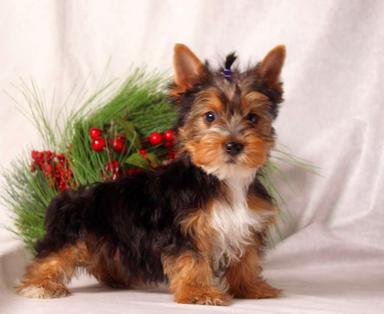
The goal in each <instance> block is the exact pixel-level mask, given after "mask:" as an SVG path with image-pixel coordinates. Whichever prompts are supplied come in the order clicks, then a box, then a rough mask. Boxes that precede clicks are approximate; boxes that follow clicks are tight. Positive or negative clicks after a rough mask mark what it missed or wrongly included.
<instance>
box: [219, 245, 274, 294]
mask: <svg viewBox="0 0 384 314" xmlns="http://www.w3.org/2000/svg"><path fill="white" fill-rule="evenodd" d="M261 270H262V269H261V266H260V257H259V254H258V251H257V248H256V247H248V248H247V249H246V251H245V253H244V255H243V256H242V257H241V258H240V261H237V262H235V263H233V264H231V265H230V267H229V268H228V270H227V272H226V279H227V282H228V285H229V290H228V292H229V293H230V294H231V295H232V296H234V297H236V298H244V299H264V298H276V297H278V296H279V295H280V293H281V290H280V289H276V288H274V287H272V286H270V285H269V284H268V283H267V282H266V281H265V280H264V279H263V278H262V277H261Z"/></svg>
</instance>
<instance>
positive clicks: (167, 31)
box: [0, 0, 384, 313]
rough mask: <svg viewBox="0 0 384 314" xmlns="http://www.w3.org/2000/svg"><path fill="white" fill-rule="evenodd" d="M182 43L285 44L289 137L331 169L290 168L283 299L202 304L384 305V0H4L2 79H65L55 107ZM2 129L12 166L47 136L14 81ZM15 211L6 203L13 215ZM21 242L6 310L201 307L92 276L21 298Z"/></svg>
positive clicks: (216, 49) (1, 108)
mask: <svg viewBox="0 0 384 314" xmlns="http://www.w3.org/2000/svg"><path fill="white" fill-rule="evenodd" d="M175 42H182V43H185V44H187V45H188V46H190V47H191V49H192V50H194V51H195V52H196V54H197V55H199V56H200V57H201V58H207V59H209V60H218V58H220V57H223V56H224V55H225V54H226V53H228V52H230V51H232V50H236V51H237V52H238V54H239V56H240V62H243V64H246V63H247V62H248V61H250V60H253V61H256V60H259V59H260V58H262V57H263V56H264V54H265V53H266V52H267V51H268V50H269V49H271V48H272V47H274V46H275V45H277V44H280V43H284V44H285V45H286V46H287V60H286V65H285V68H284V70H283V79H284V82H285V91H286V94H285V99H286V101H285V102H284V103H283V105H282V110H281V112H280V116H279V118H278V120H277V122H276V128H277V132H278V136H279V141H280V142H281V143H283V144H285V145H288V146H289V148H290V150H291V151H292V152H294V153H295V154H297V155H299V156H301V157H304V158H306V159H309V160H311V161H313V162H314V163H315V164H316V165H317V166H319V167H321V174H322V176H321V177H319V176H313V175H309V174H306V173H304V172H303V171H301V170H299V169H297V168H294V167H288V166H287V167H285V169H284V172H285V173H286V174H287V175H288V176H289V179H290V181H291V185H292V186H293V187H294V189H295V191H294V192H292V191H290V190H289V189H288V188H287V187H286V186H285V185H283V184H281V185H280V189H281V190H282V191H283V194H284V197H285V199H286V201H287V210H288V211H289V212H290V216H291V220H290V221H289V222H287V223H286V224H285V229H284V236H285V239H284V240H283V241H282V242H281V243H279V245H278V246H277V247H276V248H275V249H274V250H273V251H271V252H269V254H268V258H267V261H266V265H265V269H266V272H265V274H266V276H267V277H268V278H270V280H271V281H272V282H273V283H274V284H275V285H276V286H279V287H282V288H284V289H285V295H284V297H282V298H281V299H278V300H259V301H254V300H251V301H245V300H243V301H235V303H234V304H233V305H232V306H231V307H230V308H229V309H221V308H212V307H204V308H199V311H202V312H228V311H230V312H234V313H248V312H249V313H258V312H260V313H308V312H321V313H324V312H332V313H335V312H337V313H341V312H343V313H383V312H384V299H383V297H384V274H383V264H384V241H383V238H384V209H383V201H384V197H383V192H382V190H383V188H384V185H383V184H384V179H383V176H382V174H383V173H384V172H383V170H384V169H383V166H384V159H383V157H384V156H383V153H384V150H383V144H384V136H383V135H384V123H383V119H384V103H383V99H384V92H383V90H384V88H383V85H382V82H383V80H384V2H383V1H326V0H324V1H304V0H303V1H219V0H218V1H215V0H209V1H155V0H153V1H123V0H120V1H117V0H116V1H107V0H105V1H95V0H94V1H81V0H72V1H71V0H67V1H64V0H62V1H59V0H57V1H53V0H46V1H44V0H40V1H33V0H31V1H26V0H24V1H12V0H3V1H1V2H0V69H1V70H0V89H1V90H5V91H7V92H9V93H11V94H12V93H14V92H15V91H14V90H13V89H12V86H11V83H17V82H18V80H19V79H20V77H22V78H26V79H29V78H33V79H34V80H35V81H36V82H37V83H38V85H39V86H40V87H41V88H42V89H43V90H44V91H45V92H46V93H47V98H49V95H50V93H51V91H53V90H54V89H55V91H56V97H57V100H58V101H56V102H54V103H52V104H51V106H52V109H53V110H54V109H55V108H58V107H59V106H60V104H61V102H60V100H63V98H64V96H65V95H66V94H67V93H68V91H69V89H70V86H72V84H73V83H74V82H84V81H85V80H86V78H88V80H89V86H90V90H92V86H93V87H94V86H96V84H97V83H98V82H99V81H100V80H108V79H110V78H116V77H120V78H122V77H124V75H125V74H126V73H127V71H128V68H129V66H130V65H131V64H135V65H144V64H146V65H148V67H149V68H157V69H161V70H170V69H171V56H172V48H173V45H174V43H175ZM107 64H109V66H108V70H107V74H105V69H106V67H107ZM51 94H52V93H51ZM0 130H1V134H0V135H1V136H0V154H1V155H0V157H1V158H0V165H1V167H9V165H10V162H11V160H13V159H14V158H16V157H17V156H19V155H21V154H22V153H25V152H28V151H29V150H28V148H30V147H32V146H33V147H39V146H38V145H39V138H38V135H37V132H36V131H35V130H34V128H33V126H32V125H31V124H30V123H29V122H28V121H27V120H26V119H25V118H24V117H23V116H22V115H21V114H20V113H19V112H18V111H17V110H16V108H15V105H14V104H13V102H12V100H11V99H10V98H9V97H8V96H7V95H6V94H5V93H0ZM0 193H1V191H0ZM7 214H8V213H7V209H5V208H3V207H1V209H0V218H1V219H2V221H3V222H4V223H6V224H7V223H8V222H7V218H6V216H7ZM20 247H21V246H20V243H19V242H18V241H17V240H15V238H14V236H13V235H11V234H10V233H8V232H6V231H4V230H1V231H0V313H31V312H33V311H35V312H36V313H52V311H55V313H61V312H62V313H64V312H68V311H69V310H70V311H71V313H88V312H89V313H91V312H92V313H119V312H123V311H124V312H125V311H129V312H130V313H136V312H140V313H155V312H158V311H160V310H163V311H165V312H167V313H171V312H174V313H179V312H180V311H181V309H183V311H184V312H185V313H189V312H191V313H192V311H195V310H196V307H193V306H181V305H175V304H173V303H172V302H171V296H170V295H168V294H167V293H166V292H156V293H151V292H149V291H144V292H143V291H142V292H137V291H136V292H133V291H118V292H116V291H110V290H108V289H106V288H102V287H98V286H97V285H96V286H95V285H93V286H90V287H86V286H85V287H84V282H83V281H82V280H80V281H78V282H77V283H76V285H78V286H80V287H78V288H75V289H74V295H73V296H71V297H69V298H65V299H60V300H50V301H44V300H43V301H41V300H27V299H23V298H20V297H18V296H15V295H14V293H13V290H12V285H13V284H14V281H15V280H16V279H17V277H18V276H19V275H20V273H21V271H22V267H23V266H24V264H25V262H26V260H27V258H28V256H27V255H26V254H25V252H24V251H23V250H22V249H21V248H20ZM94 292H98V293H94Z"/></svg>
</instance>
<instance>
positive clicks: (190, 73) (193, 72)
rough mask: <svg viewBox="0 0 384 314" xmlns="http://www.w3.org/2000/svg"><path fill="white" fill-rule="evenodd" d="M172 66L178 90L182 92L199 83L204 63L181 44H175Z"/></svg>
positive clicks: (202, 74) (203, 70)
mask: <svg viewBox="0 0 384 314" xmlns="http://www.w3.org/2000/svg"><path fill="white" fill-rule="evenodd" d="M173 67H174V72H175V73H174V76H175V77H174V78H175V83H176V85H177V89H178V91H179V92H183V91H185V90H187V89H188V88H191V87H192V86H193V85H194V84H196V83H199V82H200V81H201V80H202V79H203V76H204V73H205V66H204V64H203V63H201V61H200V60H199V59H198V58H197V57H196V56H195V54H194V53H193V52H192V51H191V50H190V49H189V48H188V47H187V46H186V45H183V44H176V45H175V49H174V56H173Z"/></svg>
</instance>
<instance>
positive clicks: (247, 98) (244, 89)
mask: <svg viewBox="0 0 384 314" xmlns="http://www.w3.org/2000/svg"><path fill="white" fill-rule="evenodd" d="M284 58H285V48H284V46H277V47H276V48H274V49H272V50H271V51H270V52H269V53H268V54H267V56H266V57H265V58H264V59H263V60H262V61H261V62H259V63H257V64H256V65H255V66H251V67H249V68H248V69H246V70H245V71H240V70H239V69H237V68H235V69H231V67H232V63H233V62H234V61H235V59H236V57H235V55H234V54H230V55H228V56H227V58H226V61H225V64H224V66H223V67H221V68H219V69H215V70H214V69H211V68H210V66H209V65H208V63H207V62H206V63H205V64H203V63H202V62H201V61H200V60H199V59H198V58H197V57H196V56H195V54H193V52H192V51H191V50H190V49H189V48H188V47H186V46H185V45H182V44H177V45H176V46H175V54H174V71H175V76H174V82H173V84H172V85H171V87H170V95H171V97H172V99H173V101H174V102H175V103H176V104H177V105H178V106H179V109H180V115H179V120H178V125H177V136H178V145H179V151H180V153H181V154H188V155H189V156H190V157H191V160H192V162H193V163H194V164H195V165H196V166H199V167H201V168H203V169H204V170H205V171H206V172H207V173H209V174H213V175H216V176H217V177H218V178H219V179H225V178H228V177H230V176H239V175H248V174H249V173H252V172H253V173H255V172H256V170H257V169H258V168H259V167H261V166H262V165H263V164H264V163H265V162H266V160H267V158H268V155H269V151H270V150H271V148H272V147H273V144H274V129H273V127H272V122H273V121H274V119H275V118H276V116H277V112H278V104H279V103H280V102H281V101H282V94H283V89H282V83H281V82H280V72H281V69H282V66H283V63H284Z"/></svg>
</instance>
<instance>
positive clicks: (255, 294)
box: [235, 281, 282, 299]
mask: <svg viewBox="0 0 384 314" xmlns="http://www.w3.org/2000/svg"><path fill="white" fill-rule="evenodd" d="M281 293H282V290H281V289H277V288H274V287H272V286H271V285H270V284H268V283H267V282H265V281H260V282H258V283H257V284H255V286H253V287H248V288H246V289H240V291H237V293H235V297H237V298H243V299H271V298H277V297H279V296H280V295H281Z"/></svg>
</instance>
